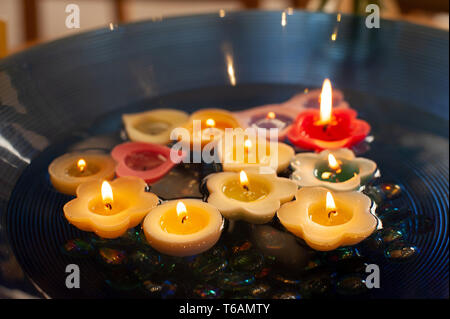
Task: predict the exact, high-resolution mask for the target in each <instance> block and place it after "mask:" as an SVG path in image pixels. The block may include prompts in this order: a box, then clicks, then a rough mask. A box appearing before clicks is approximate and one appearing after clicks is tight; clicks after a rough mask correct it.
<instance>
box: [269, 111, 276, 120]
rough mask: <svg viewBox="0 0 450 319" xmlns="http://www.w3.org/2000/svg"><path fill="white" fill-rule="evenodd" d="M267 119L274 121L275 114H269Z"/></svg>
mask: <svg viewBox="0 0 450 319" xmlns="http://www.w3.org/2000/svg"><path fill="white" fill-rule="evenodd" d="M267 118H268V119H271V120H273V119H274V118H275V113H274V112H269V113H267Z"/></svg>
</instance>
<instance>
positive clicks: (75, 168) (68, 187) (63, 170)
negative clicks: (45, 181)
mask: <svg viewBox="0 0 450 319" xmlns="http://www.w3.org/2000/svg"><path fill="white" fill-rule="evenodd" d="M115 166H116V164H115V163H114V160H113V159H112V158H111V157H109V155H106V154H103V153H100V152H94V151H91V152H79V153H67V154H64V155H62V156H60V157H58V158H56V159H55V160H53V162H52V163H51V164H50V165H49V167H48V173H49V174H50V181H51V183H52V185H53V187H55V188H56V189H57V190H58V191H59V192H61V193H64V194H68V195H75V194H76V190H77V187H78V185H80V184H81V183H84V182H88V181H93V180H98V179H104V180H111V179H113V178H114V168H115Z"/></svg>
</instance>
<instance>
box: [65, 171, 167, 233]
mask: <svg viewBox="0 0 450 319" xmlns="http://www.w3.org/2000/svg"><path fill="white" fill-rule="evenodd" d="M146 186H147V185H146V184H145V182H144V181H143V180H142V179H140V178H138V177H133V176H127V177H120V178H118V179H116V180H114V181H112V182H111V183H108V182H106V181H102V180H95V181H90V182H86V183H83V184H81V185H80V186H79V187H78V188H77V198H75V199H73V200H71V201H70V202H68V203H66V204H65V205H64V208H63V209H64V215H65V217H66V219H67V220H68V221H69V223H71V224H73V225H74V226H75V227H77V228H78V229H81V230H83V231H92V232H95V233H96V234H97V235H98V236H100V237H103V238H116V237H119V236H121V235H122V234H124V233H125V232H126V231H127V229H129V228H131V227H135V226H137V225H138V224H139V223H140V222H141V220H142V219H143V218H144V216H145V215H147V213H148V212H149V211H150V210H151V209H152V208H153V207H155V206H156V205H157V204H158V197H157V196H156V195H155V194H152V193H147V192H145V187H146Z"/></svg>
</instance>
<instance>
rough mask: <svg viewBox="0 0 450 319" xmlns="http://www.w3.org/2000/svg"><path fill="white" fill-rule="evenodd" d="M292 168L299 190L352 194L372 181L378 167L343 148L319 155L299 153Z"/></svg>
mask: <svg viewBox="0 0 450 319" xmlns="http://www.w3.org/2000/svg"><path fill="white" fill-rule="evenodd" d="M291 167H292V168H293V169H294V172H293V173H292V175H291V179H292V180H294V181H295V182H296V183H297V185H298V186H300V187H305V186H324V187H326V188H329V189H332V190H335V191H350V190H355V189H358V188H359V187H360V186H361V185H364V184H365V183H366V182H367V181H368V180H369V179H371V178H372V177H373V175H374V173H375V171H376V169H377V164H375V162H374V161H371V160H369V159H366V158H360V157H355V154H354V153H353V152H352V151H351V150H349V149H346V148H340V149H337V150H325V151H322V152H320V153H318V154H317V153H299V154H297V155H296V156H295V157H294V158H293V159H292V161H291Z"/></svg>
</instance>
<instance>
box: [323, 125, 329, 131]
mask: <svg viewBox="0 0 450 319" xmlns="http://www.w3.org/2000/svg"><path fill="white" fill-rule="evenodd" d="M322 130H323V131H324V132H326V131H327V130H328V124H325V125H324V126H322Z"/></svg>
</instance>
